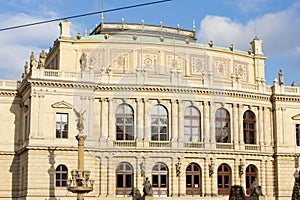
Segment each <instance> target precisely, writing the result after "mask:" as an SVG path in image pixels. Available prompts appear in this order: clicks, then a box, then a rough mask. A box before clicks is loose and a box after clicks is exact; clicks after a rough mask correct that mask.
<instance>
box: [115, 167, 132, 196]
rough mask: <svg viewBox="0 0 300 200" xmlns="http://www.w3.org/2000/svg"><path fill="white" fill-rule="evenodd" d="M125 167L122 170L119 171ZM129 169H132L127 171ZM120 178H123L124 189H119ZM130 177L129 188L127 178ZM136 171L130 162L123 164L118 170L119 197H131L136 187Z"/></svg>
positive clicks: (117, 188) (117, 192)
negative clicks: (134, 181)
mask: <svg viewBox="0 0 300 200" xmlns="http://www.w3.org/2000/svg"><path fill="white" fill-rule="evenodd" d="M120 167H123V168H122V169H119V168H120ZM127 167H129V168H130V169H127ZM119 177H122V183H121V185H122V187H119V184H120V182H119V179H118V178H119ZM128 177H130V186H129V187H127V178H128ZM133 180H134V171H133V167H132V165H131V164H130V163H128V162H121V163H119V164H118V166H117V168H116V194H117V195H131V194H132V190H133V187H134V183H133Z"/></svg>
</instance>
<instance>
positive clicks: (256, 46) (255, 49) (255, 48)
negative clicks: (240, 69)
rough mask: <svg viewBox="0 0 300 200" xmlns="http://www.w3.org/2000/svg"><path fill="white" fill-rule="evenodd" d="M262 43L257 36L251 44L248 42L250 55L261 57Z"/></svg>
mask: <svg viewBox="0 0 300 200" xmlns="http://www.w3.org/2000/svg"><path fill="white" fill-rule="evenodd" d="M262 43H263V41H262V40H260V39H258V38H257V36H255V38H254V39H253V40H252V42H250V44H251V49H252V53H253V54H254V55H263V52H262Z"/></svg>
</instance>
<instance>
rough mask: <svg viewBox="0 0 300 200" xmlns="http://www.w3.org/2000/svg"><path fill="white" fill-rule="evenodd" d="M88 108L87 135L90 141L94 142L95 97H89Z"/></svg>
mask: <svg viewBox="0 0 300 200" xmlns="http://www.w3.org/2000/svg"><path fill="white" fill-rule="evenodd" d="M88 106H89V107H88V109H89V111H88V115H89V116H88V132H87V133H86V134H87V135H88V139H89V140H94V123H95V117H94V97H88Z"/></svg>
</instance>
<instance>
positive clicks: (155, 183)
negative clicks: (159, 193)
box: [152, 175, 158, 187]
mask: <svg viewBox="0 0 300 200" xmlns="http://www.w3.org/2000/svg"><path fill="white" fill-rule="evenodd" d="M152 182H153V183H152V185H153V187H158V175H152Z"/></svg>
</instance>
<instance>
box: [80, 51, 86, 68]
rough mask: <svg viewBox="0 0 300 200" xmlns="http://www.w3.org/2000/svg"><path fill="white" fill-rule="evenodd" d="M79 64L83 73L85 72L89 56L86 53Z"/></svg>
mask: <svg viewBox="0 0 300 200" xmlns="http://www.w3.org/2000/svg"><path fill="white" fill-rule="evenodd" d="M79 63H80V69H81V71H83V70H85V69H86V66H87V54H86V53H84V52H83V53H82V55H81V57H80V60H79Z"/></svg>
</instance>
